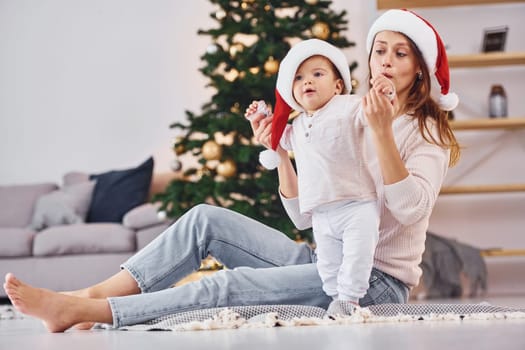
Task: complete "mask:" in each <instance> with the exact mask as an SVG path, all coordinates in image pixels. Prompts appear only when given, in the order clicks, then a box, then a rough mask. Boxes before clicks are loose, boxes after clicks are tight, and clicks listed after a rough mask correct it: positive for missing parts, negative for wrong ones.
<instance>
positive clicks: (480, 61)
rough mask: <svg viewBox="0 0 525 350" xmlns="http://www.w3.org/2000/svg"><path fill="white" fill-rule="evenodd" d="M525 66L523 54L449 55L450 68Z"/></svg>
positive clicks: (524, 53) (524, 54) (524, 55)
mask: <svg viewBox="0 0 525 350" xmlns="http://www.w3.org/2000/svg"><path fill="white" fill-rule="evenodd" d="M519 64H525V52H488V53H479V54H470V55H450V56H449V57H448V65H449V66H450V67H451V68H461V67H468V68H472V67H492V66H511V65H519Z"/></svg>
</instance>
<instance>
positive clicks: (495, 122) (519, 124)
mask: <svg viewBox="0 0 525 350" xmlns="http://www.w3.org/2000/svg"><path fill="white" fill-rule="evenodd" d="M450 126H451V127H452V129H454V130H483V129H486V130H492V129H522V128H525V117H518V118H514V117H513V118H493V119H490V118H486V119H471V120H452V121H451V122H450Z"/></svg>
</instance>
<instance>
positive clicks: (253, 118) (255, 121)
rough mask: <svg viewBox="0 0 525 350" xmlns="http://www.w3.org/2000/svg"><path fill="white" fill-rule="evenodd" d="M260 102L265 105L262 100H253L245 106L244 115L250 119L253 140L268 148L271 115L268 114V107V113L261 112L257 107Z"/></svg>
mask: <svg viewBox="0 0 525 350" xmlns="http://www.w3.org/2000/svg"><path fill="white" fill-rule="evenodd" d="M261 102H262V105H263V106H266V104H265V103H264V102H263V101H253V102H252V103H251V104H250V105H249V106H248V108H246V112H245V113H244V116H245V117H246V119H248V120H249V121H250V126H251V127H252V130H253V135H254V137H255V140H257V142H258V143H260V144H261V145H263V146H264V147H266V148H270V136H271V132H272V119H273V116H271V115H270V113H269V112H268V109H266V113H268V114H265V113H262V112H261V110H260V109H258V107H259V106H260V105H261ZM267 116H269V117H267Z"/></svg>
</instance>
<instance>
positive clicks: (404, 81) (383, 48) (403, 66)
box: [369, 30, 419, 96]
mask: <svg viewBox="0 0 525 350" xmlns="http://www.w3.org/2000/svg"><path fill="white" fill-rule="evenodd" d="M369 64H370V74H371V75H372V78H374V77H376V76H378V75H380V74H382V75H384V76H385V77H387V78H388V79H390V80H391V81H392V83H393V84H394V86H395V88H396V93H397V95H398V96H400V95H401V96H408V92H409V91H410V88H411V87H412V85H413V83H414V80H415V79H416V75H417V72H418V71H419V65H418V63H417V57H416V53H415V52H414V51H413V50H412V48H411V46H410V43H409V41H408V39H407V38H406V37H405V36H404V35H403V34H401V33H398V32H392V31H388V30H387V31H382V32H379V33H377V35H376V37H375V39H374V44H373V47H372V54H371V55H370V63H369Z"/></svg>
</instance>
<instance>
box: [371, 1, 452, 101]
mask: <svg viewBox="0 0 525 350" xmlns="http://www.w3.org/2000/svg"><path fill="white" fill-rule="evenodd" d="M385 30H388V31H394V32H399V33H402V34H404V35H406V36H407V37H409V38H410V39H411V40H412V41H413V42H414V43H415V44H416V46H417V47H418V48H419V51H421V54H422V55H423V59H424V60H425V63H426V65H427V68H428V71H429V73H430V74H435V75H436V78H437V79H438V82H439V84H440V86H441V96H440V99H439V101H438V104H439V106H440V107H441V108H442V109H444V110H447V111H450V110H453V109H454V108H456V106H457V105H458V102H459V98H458V96H457V95H456V94H454V93H449V84H450V77H449V67H448V59H447V54H446V51H445V46H444V44H443V41H442V40H441V37H440V36H439V34H438V33H437V31H436V30H435V29H434V27H432V25H431V24H430V23H429V22H428V21H426V20H425V19H423V18H422V17H420V16H419V15H417V14H415V13H414V12H411V11H408V10H388V11H386V12H385V13H384V14H383V15H381V16H380V17H379V18H378V19H377V20H376V21H375V22H374V23H373V24H372V27H370V30H369V31H368V36H367V38H366V49H367V51H368V53H370V51H371V50H372V46H373V44H374V39H375V36H376V34H377V33H379V32H382V31H385Z"/></svg>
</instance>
